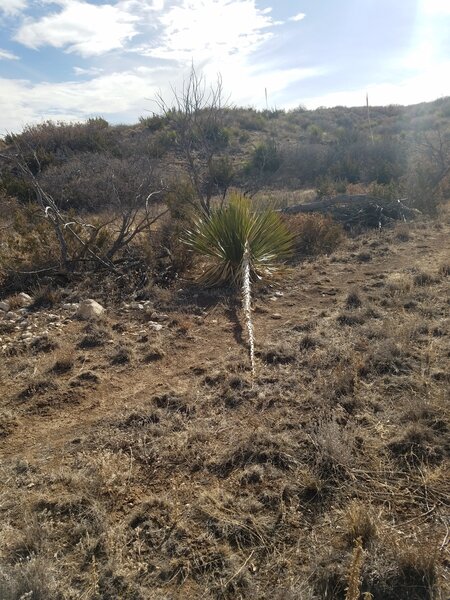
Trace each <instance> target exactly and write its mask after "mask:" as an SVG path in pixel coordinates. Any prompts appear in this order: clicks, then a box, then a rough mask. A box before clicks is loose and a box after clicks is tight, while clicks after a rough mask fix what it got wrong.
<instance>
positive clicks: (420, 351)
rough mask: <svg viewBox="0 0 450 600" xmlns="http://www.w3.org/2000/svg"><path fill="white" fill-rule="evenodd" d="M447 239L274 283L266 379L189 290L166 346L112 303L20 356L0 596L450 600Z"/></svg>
mask: <svg viewBox="0 0 450 600" xmlns="http://www.w3.org/2000/svg"><path fill="white" fill-rule="evenodd" d="M430 232H431V233H430ZM447 235H448V231H447V230H446V229H444V230H442V231H440V230H434V229H432V228H431V227H430V228H429V229H424V230H423V231H422V230H420V229H416V230H414V232H413V235H411V237H410V239H408V240H405V241H402V242H401V243H398V244H397V245H396V246H395V249H396V252H398V254H395V255H394V254H393V255H392V256H391V259H392V260H391V261H390V262H389V261H386V259H385V254H382V253H380V254H378V252H381V249H382V248H384V244H385V242H384V241H382V243H381V245H378V246H373V247H372V246H371V245H370V244H372V242H374V241H379V239H380V238H379V237H376V238H375V237H374V238H371V237H369V236H368V237H367V239H366V238H364V237H363V238H361V239H359V238H358V239H356V240H355V248H354V249H353V250H351V252H353V253H354V255H355V256H356V253H358V252H359V251H361V249H362V248H363V247H364V246H368V247H370V248H371V256H372V260H371V261H370V262H368V263H360V262H358V261H357V260H355V256H353V257H351V256H350V254H349V252H348V251H347V250H345V249H342V250H340V252H339V257H340V259H343V260H342V262H340V261H338V262H333V261H331V260H330V259H328V258H320V259H317V260H314V261H311V262H310V263H309V264H308V266H307V267H305V266H302V267H301V268H293V269H292V271H291V272H290V273H287V274H286V280H285V281H284V282H280V283H278V285H277V287H276V288H270V287H267V289H265V290H260V291H259V292H258V294H259V296H258V306H260V307H261V308H262V309H263V310H261V311H255V312H254V315H253V317H254V320H255V326H256V327H257V329H258V331H259V332H260V333H259V336H258V339H259V340H260V344H259V346H258V345H257V348H256V350H257V364H256V376H255V378H254V379H253V380H252V379H251V377H250V374H249V371H248V361H247V358H246V347H245V344H244V343H243V342H242V335H243V334H242V324H241V323H240V321H239V319H238V317H239V315H237V317H236V315H232V314H231V313H232V311H230V306H229V300H228V298H227V297H226V295H225V294H223V295H220V294H221V293H219V292H217V293H216V295H214V296H213V295H212V294H211V295H208V294H207V293H200V292H199V291H198V290H194V291H186V290H184V291H183V292H177V291H176V290H178V289H179V288H178V287H177V288H176V289H172V290H169V291H164V297H161V298H156V296H155V297H153V300H152V303H153V304H154V305H157V306H155V311H156V312H157V311H160V310H164V311H166V312H167V313H168V314H170V319H169V320H167V321H164V322H163V323H164V328H163V330H161V331H160V332H154V331H153V330H151V329H150V328H149V329H147V328H146V321H145V318H143V316H142V314H141V313H140V312H139V311H132V312H130V313H128V314H127V316H126V317H125V316H124V314H123V312H121V311H120V310H117V311H114V310H113V309H112V308H109V309H108V314H109V317H108V319H109V320H108V321H104V322H100V323H91V324H88V325H86V324H85V323H83V322H80V321H78V320H76V319H74V320H72V321H70V322H69V323H67V324H66V325H65V329H64V330H63V331H56V330H54V331H52V332H51V333H49V334H45V335H41V336H40V337H39V342H36V343H35V344H34V345H29V346H25V347H24V348H23V349H22V350H21V352H20V354H17V355H15V356H13V355H9V356H7V355H3V356H2V360H1V361H0V384H1V386H2V389H3V390H5V394H4V397H3V398H2V403H1V405H0V447H1V450H2V452H3V457H2V462H1V464H0V477H1V480H2V482H3V483H4V485H3V486H2V487H1V490H0V506H1V527H2V535H1V536H0V565H1V566H0V597H1V598H5V599H6V600H18V599H19V598H24V597H25V598H27V597H29V598H39V599H45V600H47V599H49V598H51V599H55V600H75V599H76V600H78V599H80V598H83V599H84V600H107V599H110V598H121V599H124V600H147V599H148V598H158V599H163V598H167V599H168V598H170V599H174V600H175V599H181V598H189V599H191V598H192V599H193V600H197V599H198V600H200V599H202V600H203V599H205V600H219V599H220V600H224V599H226V600H234V599H247V598H248V599H250V598H252V599H253V598H257V599H258V600H269V599H270V600H274V599H275V600H285V599H290V600H294V599H295V600H297V598H301V599H302V600H303V599H305V600H319V599H320V600H344V599H346V598H347V599H348V598H352V599H356V598H358V599H361V598H366V599H367V598H369V597H372V598H373V599H374V600H399V599H403V598H405V599H406V598H408V600H445V598H447V597H448V594H449V579H448V573H446V569H447V568H448V563H447V562H446V560H447V559H446V555H445V552H446V550H448V541H449V536H448V528H447V526H446V521H445V519H446V504H447V502H448V497H449V494H450V487H449V477H448V456H449V453H450V447H449V443H448V436H449V431H450V415H449V410H448V392H447V388H448V379H447V378H446V373H447V368H448V340H449V329H448V321H447V316H446V315H447V311H448V305H447V296H446V291H447V288H446V285H447V282H446V280H445V276H444V274H443V273H442V272H441V273H440V274H439V276H438V275H437V274H436V271H435V269H437V266H436V267H435V266H433V265H434V264H436V263H437V265H439V264H445V254H444V250H445V248H444V244H445V243H446V242H445V240H446V239H448V238H447ZM386 236H387V234H386ZM421 236H423V238H426V239H427V244H432V248H431V249H432V250H433V252H434V253H435V254H436V257H435V258H436V260H435V261H434V263H433V264H431V262H428V258H429V256H430V253H429V252H428V251H427V253H423V254H422V252H421V249H420V248H419V247H418V245H420V242H421ZM433 236H435V237H434V238H433ZM363 242H365V243H363ZM402 253H404V254H402ZM439 257H440V258H439ZM345 261H346V262H345ZM411 263H414V265H415V268H416V271H411V270H410V269H411ZM380 273H382V274H383V278H380ZM418 273H429V274H431V276H432V278H433V281H430V282H429V283H427V284H426V285H418V284H417V283H415V282H414V276H415V275H417V274H418ZM380 284H381V285H380ZM178 285H179V287H180V288H181V287H182V285H181V284H178ZM189 294H190V295H189ZM194 294H198V295H197V296H194ZM406 305H407V306H408V307H407V308H406ZM40 310H41V312H39V311H36V312H33V313H32V317H30V318H33V319H37V320H38V319H39V318H40V316H39V315H40V314H43V313H42V311H43V310H44V309H40ZM52 310H56V309H52ZM274 312H279V313H280V314H281V315H282V319H278V320H274V319H271V318H270V317H271V315H272V313H274ZM235 317H236V318H235ZM355 318H356V322H355ZM349 321H351V323H349ZM37 329H38V330H39V328H37ZM14 331H15V330H14V329H13V330H12V331H11V332H9V333H1V334H0V335H4V336H10V335H15V334H14ZM358 540H359V541H358Z"/></svg>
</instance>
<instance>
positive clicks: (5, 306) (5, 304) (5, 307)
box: [0, 300, 9, 312]
mask: <svg viewBox="0 0 450 600" xmlns="http://www.w3.org/2000/svg"><path fill="white" fill-rule="evenodd" d="M0 310H1V311H3V312H8V311H9V302H8V300H5V301H4V302H0Z"/></svg>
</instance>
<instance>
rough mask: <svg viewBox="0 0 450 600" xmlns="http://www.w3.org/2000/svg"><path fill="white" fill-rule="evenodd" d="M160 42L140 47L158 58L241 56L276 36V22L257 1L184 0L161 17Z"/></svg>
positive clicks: (199, 58) (197, 58)
mask: <svg viewBox="0 0 450 600" xmlns="http://www.w3.org/2000/svg"><path fill="white" fill-rule="evenodd" d="M159 23H160V25H161V26H162V27H163V31H162V33H161V36H160V42H159V43H156V44H154V45H150V46H145V47H141V48H139V49H138V51H140V52H141V53H142V54H144V55H147V56H153V57H156V58H165V59H172V60H179V61H183V60H184V61H190V60H191V59H193V60H194V61H195V62H197V63H198V62H200V61H202V60H211V59H214V58H219V57H223V56H228V55H231V54H235V53H239V54H240V55H241V57H243V56H244V55H246V54H248V53H249V52H252V51H253V50H255V49H256V48H257V47H258V46H259V45H260V44H262V43H263V42H264V41H266V40H268V39H270V38H271V37H272V33H271V32H270V31H267V29H268V28H269V27H272V26H273V25H275V24H276V23H274V21H273V20H272V18H271V17H270V16H269V11H268V10H266V9H264V10H260V9H258V8H257V7H256V5H255V1H254V0H195V1H194V0H182V2H181V4H180V5H179V6H172V7H171V8H170V9H169V10H168V11H167V12H165V13H164V14H162V15H161V16H160V19H159Z"/></svg>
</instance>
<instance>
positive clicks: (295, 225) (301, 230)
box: [287, 214, 345, 256]
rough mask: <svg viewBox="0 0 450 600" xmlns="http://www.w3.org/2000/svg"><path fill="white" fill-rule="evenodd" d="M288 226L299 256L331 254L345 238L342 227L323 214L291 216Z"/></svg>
mask: <svg viewBox="0 0 450 600" xmlns="http://www.w3.org/2000/svg"><path fill="white" fill-rule="evenodd" d="M287 224H288V226H289V229H290V230H291V231H292V233H293V235H294V247H295V252H296V254H298V255H299V256H317V255H319V254H331V253H332V252H333V251H334V250H336V248H338V247H339V246H340V245H341V244H342V242H343V240H344V238H345V234H344V230H343V228H342V227H341V225H339V224H338V223H336V222H335V221H333V219H332V218H331V217H329V216H325V215H321V214H299V215H295V216H291V217H289V218H288V220H287Z"/></svg>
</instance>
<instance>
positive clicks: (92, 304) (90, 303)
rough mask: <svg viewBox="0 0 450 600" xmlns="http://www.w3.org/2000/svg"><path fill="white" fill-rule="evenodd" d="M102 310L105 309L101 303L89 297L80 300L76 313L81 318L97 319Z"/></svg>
mask: <svg viewBox="0 0 450 600" xmlns="http://www.w3.org/2000/svg"><path fill="white" fill-rule="evenodd" d="M104 312H105V309H104V308H103V306H102V305H101V304H99V303H98V302H96V301H95V300H92V298H89V299H88V300H82V301H81V302H80V305H79V307H78V310H77V315H78V316H79V317H80V318H81V319H98V317H100V316H101V315H102V314H103V313H104Z"/></svg>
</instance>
